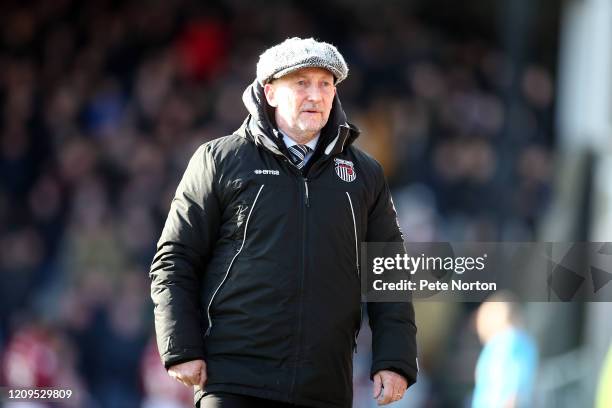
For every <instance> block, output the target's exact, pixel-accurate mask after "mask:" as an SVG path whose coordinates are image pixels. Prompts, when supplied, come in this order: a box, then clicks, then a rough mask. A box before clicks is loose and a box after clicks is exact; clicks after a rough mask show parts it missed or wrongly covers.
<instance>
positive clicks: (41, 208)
mask: <svg viewBox="0 0 612 408" xmlns="http://www.w3.org/2000/svg"><path fill="white" fill-rule="evenodd" d="M417 3H419V2H417V1H415V2H406V4H404V3H397V2H389V3H384V4H379V3H378V2H371V3H368V2H357V3H355V4H354V3H352V2H348V1H347V2H342V1H340V2H337V3H330V2H325V3H323V2H319V1H315V2H309V4H308V5H302V4H301V3H300V4H298V3H292V2H265V3H263V2H257V1H246V0H230V1H226V2H218V4H217V2H215V1H211V2H208V1H207V2H198V1H194V0H178V1H146V2H143V1H135V0H134V1H121V2H119V1H105V0H91V1H87V2H77V1H70V0H56V1H44V0H39V1H32V2H25V3H24V2H18V1H12V2H3V5H2V12H1V13H0V22H1V24H0V42H1V48H0V107H1V115H0V129H1V130H0V177H1V178H0V277H1V278H2V284H1V285H0V363H1V367H2V370H1V374H0V383H3V384H9V385H20V386H27V385H29V386H34V385H36V386H64V387H69V388H71V389H74V390H79V398H74V399H72V404H73V406H89V407H135V406H146V407H174V406H181V405H180V404H185V403H187V404H188V403H189V400H190V398H191V396H190V393H189V392H188V390H185V389H182V388H180V387H182V386H178V385H175V384H174V383H172V382H171V381H170V380H169V379H167V378H166V376H165V373H164V371H163V368H162V367H161V366H160V365H159V357H158V356H157V354H156V353H157V352H156V349H155V345H154V344H153V340H152V339H153V337H152V335H153V332H152V310H151V303H150V300H149V298H148V276H147V275H148V268H149V264H150V261H151V258H152V255H153V251H154V249H155V242H156V240H157V238H158V236H159V233H160V231H161V228H162V226H163V222H164V220H165V215H166V214H167V211H168V209H169V205H170V201H171V198H172V195H173V194H174V189H175V188H176V185H177V183H178V180H179V178H180V176H181V174H182V171H183V170H184V168H185V166H186V163H187V160H188V158H189V156H190V155H191V154H192V153H193V151H194V150H195V148H196V147H197V146H198V145H200V144H201V143H203V142H206V141H208V140H211V139H213V138H216V137H220V136H223V135H226V134H229V133H231V132H232V131H233V130H235V129H236V128H237V127H238V126H239V125H240V123H241V122H242V120H243V119H244V116H245V114H246V110H245V109H244V107H243V106H242V103H241V94H242V91H243V89H244V88H245V87H246V86H247V85H248V84H249V83H250V82H251V81H252V80H253V79H254V75H255V63H256V61H257V58H258V55H259V53H260V52H262V51H263V50H264V49H265V48H267V47H268V46H270V45H273V44H275V43H278V42H280V41H282V40H283V39H285V38H287V37H289V36H293V35H299V36H315V37H317V38H318V39H321V40H325V41H329V42H332V43H334V44H335V45H337V46H338V48H339V49H340V50H341V52H342V53H343V54H344V56H345V58H346V59H347V62H348V63H349V67H350V74H349V78H348V79H347V80H346V81H345V82H344V83H343V84H342V85H341V86H340V87H339V89H338V91H339V95H340V97H341V100H342V101H343V104H344V107H345V110H346V111H347V113H348V115H349V119H350V120H351V121H352V122H355V123H356V124H357V126H359V127H360V128H361V129H362V131H363V134H362V136H361V137H360V139H359V140H358V145H360V146H361V147H362V148H364V149H365V150H367V151H369V152H370V153H371V154H373V155H374V156H375V157H376V158H378V159H379V161H381V162H382V163H383V165H384V167H385V170H386V171H387V175H388V178H389V181H390V184H391V187H392V189H393V191H394V200H395V204H396V207H397V210H398V213H399V216H400V221H401V224H402V227H403V231H404V233H405V235H406V238H407V240H409V241H433V240H446V241H452V240H454V241H461V240H491V241H493V240H516V241H518V240H530V239H533V238H534V233H535V226H536V223H537V220H538V218H539V216H540V215H541V214H542V212H543V211H544V210H545V208H546V205H547V203H548V200H549V196H550V189H551V174H552V168H551V166H552V164H551V160H552V157H551V155H552V149H553V146H554V137H553V129H552V123H553V121H552V110H553V102H554V98H555V95H554V94H555V90H554V79H553V69H554V67H552V66H550V63H549V62H547V61H541V60H538V59H537V58H535V57H534V58H531V59H528V60H527V61H526V62H524V63H523V64H521V65H518V64H516V63H514V62H513V59H512V56H511V55H508V54H507V53H506V52H504V50H503V48H502V47H501V46H500V45H499V43H498V42H496V41H495V36H493V35H491V36H486V35H483V34H482V33H479V34H471V33H469V32H460V33H456V32H452V31H451V30H448V29H445V27H441V26H437V25H436V24H432V23H428V22H427V20H426V19H423V18H419V17H418V9H417V8H416V6H415V5H416V4H417ZM411 5H412V6H411ZM413 6H414V7H413ZM373 16H376V18H373ZM534 55H535V54H534ZM470 312H471V310H467V311H465V315H466V316H470V315H469V313H470ZM447 319H450V318H449V317H447ZM455 324H456V325H457V326H459V325H463V326H464V327H468V328H469V330H471V333H472V337H471V341H472V343H470V344H471V345H472V346H470V347H472V349H471V350H472V351H474V350H475V352H474V353H475V354H474V353H472V354H473V356H472V354H469V353H468V358H469V356H472V357H473V364H475V361H476V360H475V357H476V355H477V351H478V349H477V346H474V345H473V344H476V334H475V333H476V332H475V328H474V325H473V324H471V323H470V320H469V318H468V317H466V318H465V319H464V320H461V321H460V322H458V323H455ZM424 331H425V333H427V331H428V330H427V328H425V330H424ZM360 350H364V347H361V349H360ZM363 352H364V353H365V351H363ZM443 352H446V351H443ZM364 364H366V363H364ZM472 374H473V373H472ZM368 387H369V386H368ZM432 389H433V390H436V387H435V386H434V387H432ZM438 390H439V388H438ZM422 398H423V401H427V399H428V397H427V391H425V392H424V394H423V397H422ZM438 398H439V397H438ZM364 406H365V405H364Z"/></svg>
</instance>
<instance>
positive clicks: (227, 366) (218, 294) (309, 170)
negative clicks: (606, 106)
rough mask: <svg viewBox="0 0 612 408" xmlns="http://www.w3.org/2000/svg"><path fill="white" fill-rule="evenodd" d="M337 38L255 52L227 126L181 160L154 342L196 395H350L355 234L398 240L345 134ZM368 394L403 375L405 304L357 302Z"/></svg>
mask: <svg viewBox="0 0 612 408" xmlns="http://www.w3.org/2000/svg"><path fill="white" fill-rule="evenodd" d="M347 74H348V68H347V66H346V63H345V61H344V58H343V57H342V55H341V54H340V53H339V52H338V50H337V49H336V48H335V47H334V46H332V45H330V44H327V43H324V42H318V41H315V40H313V39H300V38H291V39H288V40H286V41H284V42H283V43H281V44H278V45H276V46H274V47H272V48H270V49H268V50H266V51H265V52H264V53H263V54H262V55H261V56H260V59H259V62H258V64H257V78H256V80H255V81H254V82H253V83H252V84H251V85H250V86H249V87H248V88H247V89H246V91H245V92H244V95H243V101H244V103H245V105H246V107H247V109H248V112H249V115H248V117H247V118H246V120H245V121H244V123H243V125H242V126H241V127H240V129H238V130H237V131H236V132H235V133H234V134H232V135H229V136H226V137H222V138H219V139H216V140H213V141H211V142H208V143H205V144H203V145H202V146H200V148H199V149H198V150H197V151H196V152H195V154H194V155H193V157H192V158H191V160H190V162H189V165H188V166H187V170H186V171H185V174H184V176H183V179H182V180H181V182H180V184H179V186H178V189H177V192H176V195H175V198H174V200H173V202H172V206H171V208H170V213H169V215H168V219H167V221H166V225H165V227H164V230H163V232H162V235H161V238H160V240H159V242H158V246H157V253H156V255H155V258H154V260H153V263H152V266H151V273H150V276H151V279H152V284H151V296H152V298H153V302H154V304H155V325H156V331H157V342H158V347H159V351H160V355H161V357H162V360H163V362H164V364H165V366H166V368H167V369H168V372H169V374H170V375H171V376H172V377H174V378H176V379H177V380H178V381H181V382H182V383H184V384H185V385H188V386H194V387H195V390H196V395H195V399H196V405H197V406H201V407H207V408H212V407H226V408H227V407H254V406H262V407H271V406H308V407H350V406H351V404H352V354H353V353H352V350H353V349H354V347H355V341H356V337H357V334H358V332H359V328H360V325H361V314H362V313H361V303H360V299H361V298H360V267H359V248H360V243H361V242H362V241H374V242H400V241H402V236H401V232H400V231H399V228H398V224H397V222H396V214H395V210H394V208H393V204H392V201H391V197H390V194H389V189H388V187H387V184H386V182H385V179H384V175H383V171H382V168H381V166H380V165H379V164H378V163H377V162H376V161H375V160H374V159H372V158H371V157H369V156H368V155H366V154H365V153H363V152H361V151H360V150H359V149H357V148H356V147H354V146H352V143H353V141H354V140H355V139H356V138H357V136H358V134H359V132H358V130H357V129H356V128H355V127H354V126H353V125H351V124H350V123H348V122H347V120H346V115H345V113H344V111H343V110H342V107H341V105H340V99H339V98H338V95H337V92H336V85H337V84H338V83H340V82H341V81H343V80H344V79H345V78H346V76H347ZM367 310H368V315H369V321H370V326H371V327H372V332H373V340H372V342H373V345H372V346H373V361H372V368H371V377H372V379H373V380H374V386H373V394H374V398H378V403H379V404H381V405H383V404H387V403H389V402H392V401H397V400H399V399H401V398H402V396H403V394H404V392H405V391H406V389H407V387H408V386H409V385H410V384H412V383H414V382H415V381H416V374H417V364H416V345H415V333H416V327H415V324H414V311H413V308H412V304H410V303H371V304H368V308H367Z"/></svg>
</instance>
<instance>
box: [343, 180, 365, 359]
mask: <svg viewBox="0 0 612 408" xmlns="http://www.w3.org/2000/svg"><path fill="white" fill-rule="evenodd" d="M346 198H348V202H349V206H350V207H351V215H352V216H353V232H354V233H355V268H356V271H357V280H358V281H359V282H358V283H359V327H358V328H357V331H356V332H355V338H354V341H353V350H354V351H355V353H356V352H357V337H358V336H359V331H360V330H361V323H362V320H363V302H361V279H360V273H359V239H358V238H357V220H356V218H355V209H354V208H353V200H351V195H350V194H349V192H348V191H346Z"/></svg>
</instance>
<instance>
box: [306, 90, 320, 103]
mask: <svg viewBox="0 0 612 408" xmlns="http://www.w3.org/2000/svg"><path fill="white" fill-rule="evenodd" d="M321 99H322V92H321V90H320V89H319V88H318V87H316V86H310V87H308V100H310V101H314V102H318V101H320V100H321Z"/></svg>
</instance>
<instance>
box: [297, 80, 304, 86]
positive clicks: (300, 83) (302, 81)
mask: <svg viewBox="0 0 612 408" xmlns="http://www.w3.org/2000/svg"><path fill="white" fill-rule="evenodd" d="M297 84H298V85H299V86H304V85H306V81H304V80H299V81H298V82H297Z"/></svg>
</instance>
